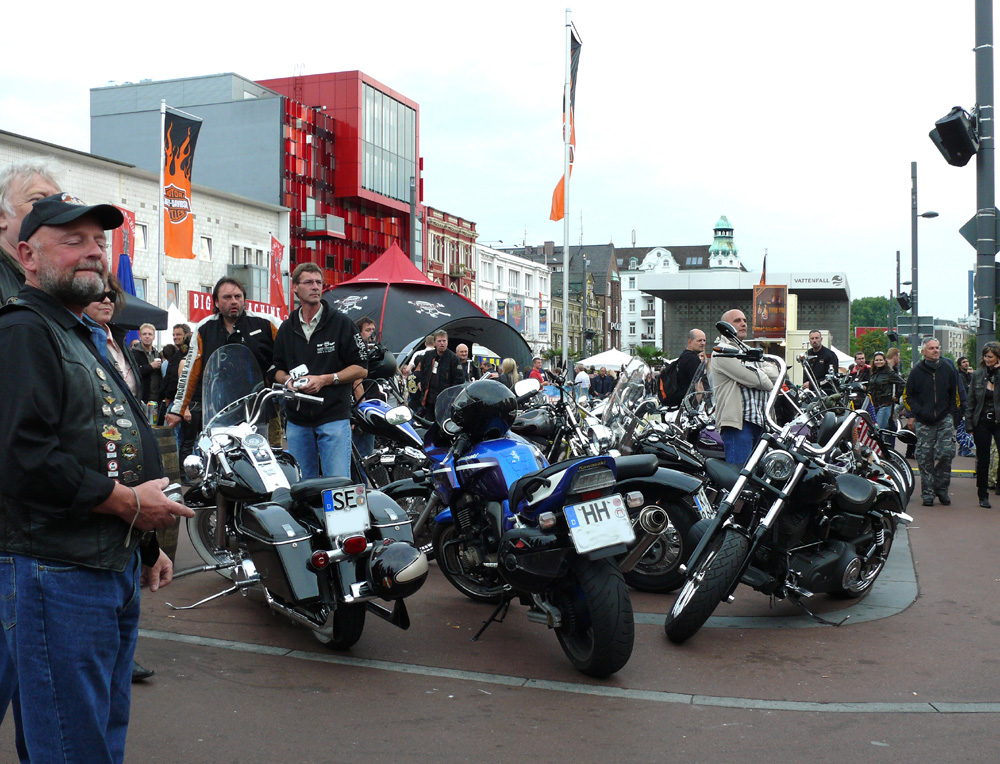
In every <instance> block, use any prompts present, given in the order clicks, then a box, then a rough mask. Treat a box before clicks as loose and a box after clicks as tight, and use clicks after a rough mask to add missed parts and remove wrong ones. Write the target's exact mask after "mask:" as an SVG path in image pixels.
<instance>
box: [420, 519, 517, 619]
mask: <svg viewBox="0 0 1000 764" xmlns="http://www.w3.org/2000/svg"><path fill="white" fill-rule="evenodd" d="M456 537H457V529H456V527H455V525H454V523H448V524H447V525H443V524H441V523H434V556H435V559H436V560H437V562H438V567H439V568H441V572H442V573H444V577H445V578H447V579H448V582H449V583H450V584H451V585H452V586H454V587H455V588H456V589H458V590H459V591H460V592H461V593H462V594H464V595H465V596H466V597H468V598H469V599H470V600H473V601H475V602H484V603H486V604H489V605H497V604H499V603H500V600H501V599H502V598H503V592H504V583H503V581H501V580H500V577H499V575H498V574H497V572H496V569H495V568H493V569H490V568H479V569H478V570H477V571H468V572H466V573H464V574H463V573H460V572H458V571H462V570H468V567H469V566H468V564H466V565H464V566H463V565H460V564H459V557H460V556H461V555H462V553H463V551H464V550H465V547H466V542H465V541H460V542H459V543H456V544H452V543H449V542H451V541H452V540H454V539H455V538H456ZM446 544H447V547H446V546H445V545H446Z"/></svg>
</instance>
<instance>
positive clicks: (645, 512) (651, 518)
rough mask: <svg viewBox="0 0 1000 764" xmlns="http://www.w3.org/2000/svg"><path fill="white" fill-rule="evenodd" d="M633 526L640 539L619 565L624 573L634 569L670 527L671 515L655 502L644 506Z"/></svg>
mask: <svg viewBox="0 0 1000 764" xmlns="http://www.w3.org/2000/svg"><path fill="white" fill-rule="evenodd" d="M632 526H633V527H634V528H635V530H636V536H637V537H638V541H637V542H636V545H635V546H634V547H632V550H631V551H630V552H629V553H628V554H627V555H626V556H625V557H624V559H622V561H621V562H620V563H619V565H618V567H620V568H621V571H622V573H628V572H629V571H630V570H632V568H634V567H635V566H636V564H637V563H638V562H639V560H641V559H642V556H643V555H644V554H646V552H647V551H649V548H650V547H651V546H652V545H653V543H654V542H655V541H656V539H658V538H659V537H660V534H662V533H663V532H664V531H665V530H666V529H667V528H669V527H670V516H669V515H668V514H667V511H666V510H665V509H664V508H663V507H659V506H656V505H655V504H654V505H652V506H649V507H643V508H642V509H641V510H640V511H639V515H638V516H637V517H636V519H635V522H634V523H633V524H632ZM640 532H641V533H640Z"/></svg>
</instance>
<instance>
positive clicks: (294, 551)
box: [237, 504, 319, 605]
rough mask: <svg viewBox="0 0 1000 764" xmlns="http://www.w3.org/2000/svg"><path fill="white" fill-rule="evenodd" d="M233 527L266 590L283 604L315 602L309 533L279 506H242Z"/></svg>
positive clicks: (316, 595) (316, 584) (310, 534)
mask: <svg viewBox="0 0 1000 764" xmlns="http://www.w3.org/2000/svg"><path fill="white" fill-rule="evenodd" d="M237 524H238V527H239V531H240V533H242V534H243V537H244V539H245V540H246V545H247V551H248V552H249V553H250V559H251V560H253V564H254V567H256V568H257V573H258V574H259V575H260V579H261V583H262V584H264V586H266V587H267V589H268V591H270V592H271V593H272V594H274V595H275V596H277V597H280V598H281V599H282V600H283V601H284V602H285V603H287V604H302V605H308V604H310V603H312V602H316V601H317V600H318V599H319V581H318V580H317V578H316V574H315V573H314V572H313V571H312V570H311V569H310V568H309V559H310V557H311V556H312V547H311V545H310V543H309V540H310V537H311V536H312V533H311V532H310V531H309V530H308V529H307V528H306V527H304V526H303V525H302V524H301V523H300V522H299V521H298V520H296V519H295V518H294V517H292V516H291V515H290V514H289V513H288V510H287V509H285V508H284V507H283V506H281V505H280V504H254V505H252V506H244V507H243V509H242V511H241V512H240V515H239V517H238V518H237Z"/></svg>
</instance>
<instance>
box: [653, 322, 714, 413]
mask: <svg viewBox="0 0 1000 764" xmlns="http://www.w3.org/2000/svg"><path fill="white" fill-rule="evenodd" d="M704 353H705V332H703V331H702V330H701V329H692V330H691V331H690V332H688V340H687V347H686V348H685V349H684V352H682V353H681V354H680V355H679V356H678V357H677V359H676V360H675V361H673V362H671V363H668V364H665V365H664V367H663V369H662V370H661V371H660V376H659V379H658V384H657V396H658V397H659V399H660V404H661V405H663V406H679V405H680V403H681V401H682V400H683V399H684V395H685V394H686V393H687V391H688V388H689V387H690V386H691V381H692V380H693V379H694V376H695V374H697V373H698V367H699V366H701V362H702V359H703V357H704Z"/></svg>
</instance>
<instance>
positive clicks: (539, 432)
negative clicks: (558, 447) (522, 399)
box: [510, 408, 556, 438]
mask: <svg viewBox="0 0 1000 764" xmlns="http://www.w3.org/2000/svg"><path fill="white" fill-rule="evenodd" d="M510 429H512V430H513V431H514V432H516V433H517V434H518V435H524V436H525V437H530V436H532V435H534V436H537V437H540V438H551V437H552V436H554V435H555V434H556V420H555V417H553V416H552V412H551V411H549V410H548V409H546V408H537V409H529V410H528V411H522V412H521V413H520V414H518V415H517V419H515V420H514V423H513V424H512V425H511V427H510Z"/></svg>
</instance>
